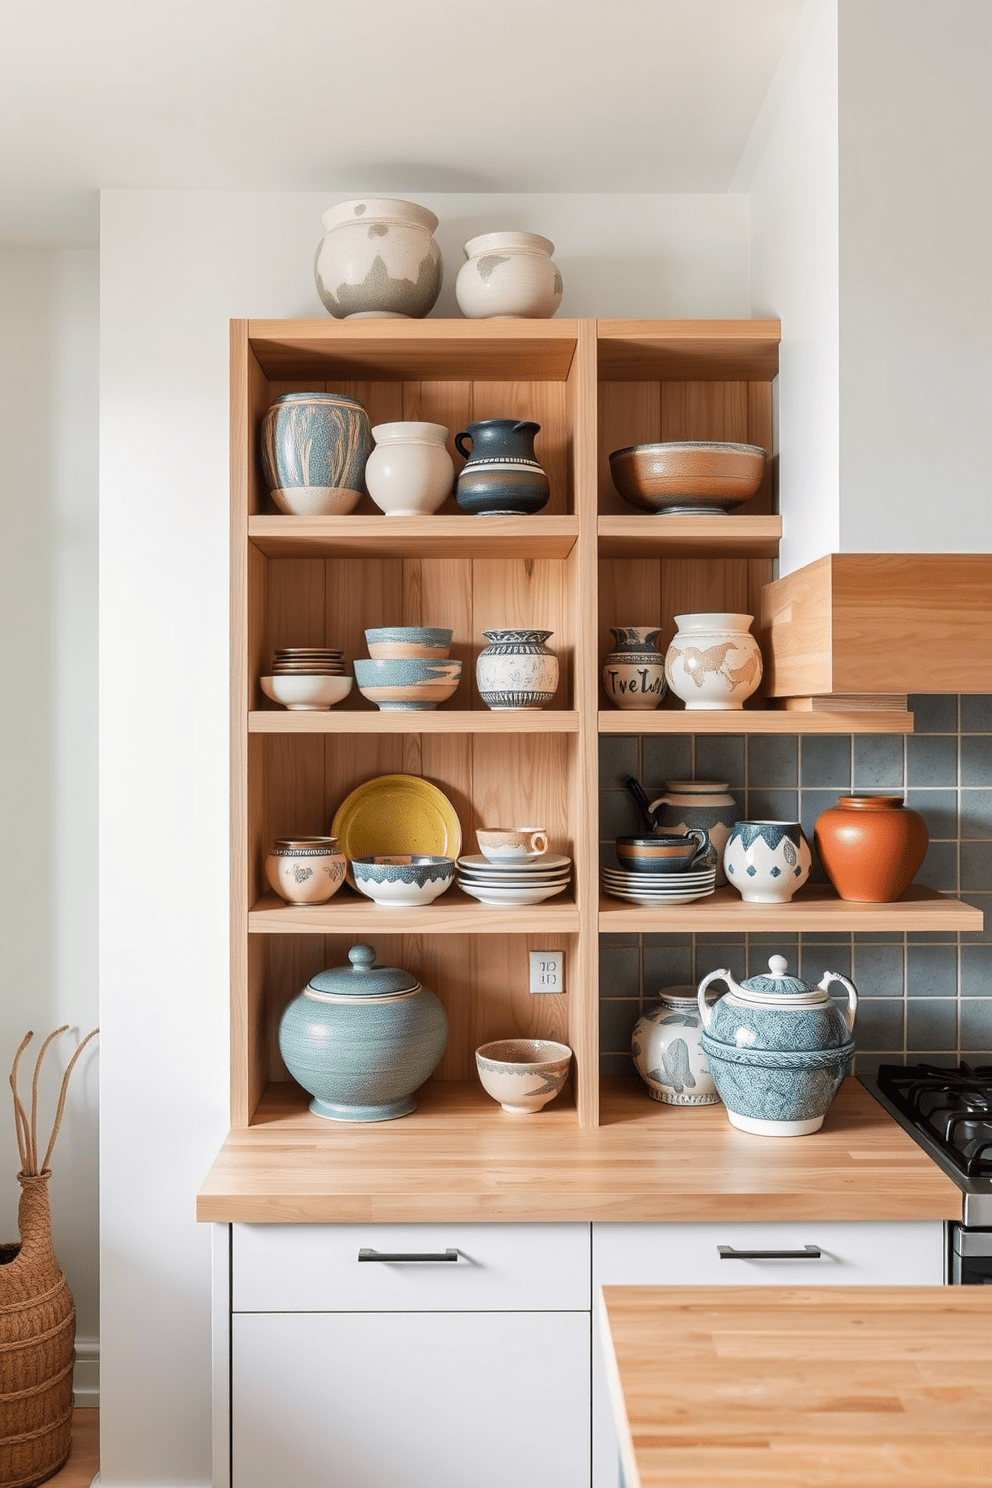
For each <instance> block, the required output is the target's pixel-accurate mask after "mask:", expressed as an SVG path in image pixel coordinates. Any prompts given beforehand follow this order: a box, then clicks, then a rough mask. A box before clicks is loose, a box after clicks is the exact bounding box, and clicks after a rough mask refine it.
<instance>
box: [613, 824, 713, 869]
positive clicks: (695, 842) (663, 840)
mask: <svg viewBox="0 0 992 1488" xmlns="http://www.w3.org/2000/svg"><path fill="white" fill-rule="evenodd" d="M709 845H710V839H709V836H708V834H707V833H706V832H705V831H704V830H703V829H702V828H701V827H691V828H690V829H689V833H688V834H686V835H685V836H683V835H681V834H680V833H673V834H672V835H671V836H662V835H661V834H659V835H657V836H654V837H618V838H617V839H616V854H617V862H618V863H619V864H620V867H621V868H625V869H626V870H627V872H628V873H687V872H688V871H689V870H690V869H692V868H705V867H706V866H707V864H706V863H705V862H704V861H703V860H704V859H705V857H706V854H707V852H708V851H709Z"/></svg>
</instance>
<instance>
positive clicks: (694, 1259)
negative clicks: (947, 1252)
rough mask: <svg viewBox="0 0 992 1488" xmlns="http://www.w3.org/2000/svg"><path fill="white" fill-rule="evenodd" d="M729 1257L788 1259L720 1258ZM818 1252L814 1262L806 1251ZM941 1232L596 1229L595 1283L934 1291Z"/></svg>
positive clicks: (932, 1226)
mask: <svg viewBox="0 0 992 1488" xmlns="http://www.w3.org/2000/svg"><path fill="white" fill-rule="evenodd" d="M721 1245H722V1246H728V1247H731V1248H732V1249H733V1250H735V1251H744V1252H755V1251H757V1252H759V1253H760V1252H762V1251H765V1252H769V1251H770V1252H775V1251H791V1252H795V1253H796V1254H795V1255H793V1256H786V1257H776V1256H775V1255H774V1254H772V1255H761V1254H758V1255H757V1256H754V1255H745V1256H744V1257H741V1256H732V1257H723V1256H721V1254H720V1251H719V1249H718V1247H719V1246H721ZM807 1246H812V1247H814V1248H815V1249H817V1250H818V1251H819V1252H820V1254H819V1256H815V1257H814V1256H812V1255H810V1254H809V1253H808V1252H807V1251H806V1249H805V1248H806V1247H807ZM943 1275H944V1233H943V1225H942V1224H941V1223H940V1221H939V1220H928V1221H925V1222H919V1223H917V1222H913V1223H899V1224H897V1223H884V1224H855V1223H837V1222H832V1223H823V1222H821V1221H819V1220H809V1221H806V1220H804V1221H801V1222H799V1221H797V1222H788V1223H784V1222H783V1223H774V1224H664V1225H653V1224H644V1225H637V1224H630V1225H628V1224H617V1225H611V1224H597V1225H594V1226H593V1280H594V1284H595V1286H596V1287H601V1286H609V1285H613V1284H629V1285H638V1284H640V1285H660V1286H721V1285H729V1286H762V1285H771V1286H829V1285H843V1286H861V1285H865V1286H919V1285H923V1286H927V1285H929V1286H939V1285H940V1283H941V1282H942V1281H943Z"/></svg>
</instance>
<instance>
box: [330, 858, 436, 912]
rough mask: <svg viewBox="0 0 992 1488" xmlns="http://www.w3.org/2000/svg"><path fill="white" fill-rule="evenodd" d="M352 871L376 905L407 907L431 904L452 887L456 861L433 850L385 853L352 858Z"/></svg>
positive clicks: (356, 882) (362, 889)
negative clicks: (436, 855) (427, 851)
mask: <svg viewBox="0 0 992 1488" xmlns="http://www.w3.org/2000/svg"><path fill="white" fill-rule="evenodd" d="M351 874H352V877H353V878H354V880H355V887H356V888H357V889H358V891H359V893H362V894H364V895H365V896H366V898H368V899H373V900H375V902H376V904H390V905H397V906H400V907H402V908H408V907H409V906H410V905H411V904H430V902H431V900H433V899H437V898H438V897H439V896H440V895H441V894H443V893H444V892H445V890H447V889H450V888H451V885H452V883H453V882H454V878H455V860H454V858H442V857H435V856H433V855H432V854H430V853H388V854H387V853H383V854H382V855H381V856H376V857H367V858H352V859H351Z"/></svg>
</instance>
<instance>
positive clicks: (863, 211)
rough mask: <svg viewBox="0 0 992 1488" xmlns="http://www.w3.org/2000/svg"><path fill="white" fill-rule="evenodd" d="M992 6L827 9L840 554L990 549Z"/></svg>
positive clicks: (963, 0) (978, 0)
mask: <svg viewBox="0 0 992 1488" xmlns="http://www.w3.org/2000/svg"><path fill="white" fill-rule="evenodd" d="M990 80H992V5H990V4H989V0H941V3H940V4H939V5H935V4H934V3H933V0H841V3H840V51H839V86H840V101H841V102H840V303H841V335H840V348H841V357H840V392H841V413H840V418H841V451H842V454H841V490H842V508H841V511H842V516H841V533H840V538H841V541H840V546H841V548H842V549H843V550H844V551H848V552H859V551H861V552H898V551H912V552H928V551H933V552H988V551H990V550H992V482H990V478H989V447H988V430H989V410H990V408H992V269H990V265H992V197H990V191H989V178H990V169H992V81H990Z"/></svg>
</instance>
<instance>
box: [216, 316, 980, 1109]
mask: <svg viewBox="0 0 992 1488" xmlns="http://www.w3.org/2000/svg"><path fill="white" fill-rule="evenodd" d="M778 342H779V327H778V324H777V322H773V321H629V322H628V321H599V322H596V321H576V320H561V321H445V320H433V321H432V320H425V321H411V322H407V321H355V322H347V321H345V322H335V321H236V322H234V323H233V325H232V357H231V369H232V376H231V387H232V425H231V446H232V521H231V532H232V586H231V592H232V689H231V691H232V715H231V717H232V930H231V951H232V1042H231V1051H232V1054H231V1057H232V1080H231V1123H232V1127H233V1128H234V1129H235V1130H243V1129H246V1128H251V1127H258V1129H259V1132H260V1135H261V1134H262V1133H263V1132H264V1128H265V1121H266V1116H265V1112H266V1111H267V1110H269V1109H271V1107H272V1103H273V1101H277V1102H278V1100H279V1099H280V1098H281V1097H280V1094H279V1093H280V1091H285V1090H286V1088H287V1086H286V1083H285V1082H286V1080H287V1074H286V1071H285V1069H284V1067H283V1066H282V1062H281V1060H280V1057H279V1053H278V1044H277V1028H278V1022H279V1017H280V1015H281V1012H282V1010H283V1008H284V1007H285V1006H286V1004H287V1003H288V1002H289V1001H290V1000H291V999H292V998H293V997H294V996H295V995H296V994H297V992H298V991H299V990H300V988H301V987H302V986H304V985H305V983H306V981H307V979H308V978H309V976H311V975H312V974H313V973H314V972H316V971H318V970H320V969H321V968H322V967H325V966H331V965H340V964H342V963H343V962H345V960H346V957H347V951H348V948H349V947H350V945H352V944H353V943H354V942H355V940H356V939H362V940H368V941H369V942H370V943H371V944H373V945H374V946H375V948H376V952H377V955H378V958H379V961H380V963H382V964H393V965H398V966H403V967H405V968H407V969H408V970H410V971H413V972H415V973H416V974H417V975H418V976H420V978H421V979H422V980H423V981H424V982H425V983H426V984H427V985H428V986H430V987H431V988H433V990H434V991H435V992H437V994H438V996H439V997H440V998H441V999H442V1001H443V1002H444V1004H445V1007H446V1009H447V1013H448V1019H449V1027H450V1033H449V1042H448V1048H447V1051H446V1053H445V1055H444V1059H443V1060H442V1063H441V1065H440V1067H439V1069H438V1071H437V1074H436V1075H435V1077H434V1078H435V1080H436V1081H440V1082H455V1083H457V1084H458V1085H459V1088H462V1089H470V1090H473V1091H474V1090H475V1089H476V1086H475V1084H474V1082H475V1070H474V1050H475V1048H476V1047H477V1046H478V1045H479V1044H481V1043H483V1042H485V1041H486V1040H487V1039H491V1038H496V1037H504V1036H512V1035H523V1036H534V1037H553V1038H559V1039H563V1040H564V1041H566V1042H567V1043H569V1044H570V1045H571V1047H572V1049H573V1050H574V1053H575V1062H574V1079H573V1084H574V1102H575V1104H574V1112H573V1115H572V1119H573V1120H574V1121H575V1122H577V1124H578V1125H580V1126H595V1125H597V1123H598V1120H599V1094H600V1081H599V1074H598V1065H599V1051H598V1021H599V1020H598V971H599V956H598V945H599V934H600V932H616V931H624V930H635V931H638V932H641V931H656V932H672V933H674V932H681V933H684V932H685V931H717V932H721V933H722V932H725V931H726V932H731V933H742V934H743V933H746V932H747V931H748V930H759V929H760V930H769V931H779V930H780V931H781V932H782V933H783V934H786V933H789V932H790V931H798V930H816V929H819V930H823V929H832V930H841V929H843V930H847V931H853V930H859V929H860V930H885V929H895V930H898V931H900V932H901V931H904V930H960V929H973V928H978V927H979V926H980V924H981V915H980V914H979V913H978V912H977V911H975V910H973V909H971V907H970V906H968V905H964V904H961V903H959V902H958V901H956V900H952V899H946V898H944V897H942V896H940V895H937V894H934V893H932V892H930V891H926V890H920V891H918V892H914V893H913V894H912V895H911V896H910V897H907V898H906V899H904V900H903V901H900V903H899V904H896V905H883V906H878V905H852V904H842V903H841V902H840V901H839V900H838V899H837V898H836V896H834V895H832V894H829V893H824V892H823V891H816V892H814V891H812V890H804V891H803V892H802V893H801V894H800V895H799V896H797V899H796V900H795V901H794V902H793V903H792V904H790V905H784V906H781V907H780V908H776V907H768V906H748V905H746V904H744V903H743V901H741V900H740V899H739V898H738V897H737V896H736V895H735V894H734V893H733V891H732V890H725V891H721V892H720V893H717V894H715V895H714V896H713V897H712V899H707V900H704V901H699V902H697V903H696V904H692V905H688V906H685V907H682V908H669V909H661V910H660V909H657V908H650V909H649V908H641V907H638V906H636V905H629V904H623V903H621V902H620V901H617V900H611V899H606V898H603V897H602V896H601V894H600V889H599V882H598V877H599V875H598V862H599V841H598V839H599V823H598V742H599V737H600V735H606V734H621V733H628V734H629V733H638V734H650V733H668V732H673V733H702V732H706V733H712V732H719V733H741V732H747V733H754V732H769V733H792V734H795V733H806V732H817V733H822V732H844V733H850V732H869V731H873V732H881V731H895V732H905V731H907V730H909V729H911V728H912V718H911V716H910V715H909V714H907V713H885V712H879V713H864V714H824V713H799V712H786V711H783V710H781V709H776V708H774V707H771V706H765V705H764V702H763V700H762V699H760V698H758V699H756V700H753V701H754V702H755V706H753V707H751V706H749V707H748V708H747V709H745V710H744V711H743V712H735V713H725V714H712V713H692V714H690V713H686V712H685V711H684V710H683V709H682V708H681V705H677V706H676V705H675V703H674V700H667V701H666V704H665V705H663V707H662V708H661V709H659V710H658V711H657V712H655V713H644V714H642V713H637V714H623V713H620V712H614V711H612V710H610V711H605V710H604V709H603V699H602V694H601V690H600V671H601V666H602V662H603V658H604V657H605V655H606V654H607V652H608V651H609V650H610V648H611V644H612V642H611V637H610V626H611V625H637V624H648V623H650V624H660V625H661V626H662V628H663V631H664V632H665V633H666V634H671V633H672V632H673V631H674V628H675V627H674V616H675V615H676V614H681V613H686V612H692V611H697V610H732V611H738V612H746V613H748V614H753V615H755V616H757V615H759V614H760V596H761V590H762V586H763V585H765V584H766V583H768V582H769V581H770V580H771V578H772V576H773V571H772V562H773V559H774V557H775V554H776V553H777V549H778V542H779V539H780V536H781V530H782V524H781V519H780V518H779V517H778V516H777V515H776V514H775V512H774V509H773V508H774V493H773V489H772V475H771V473H770V474H769V477H768V479H767V481H766V484H765V487H764V488H763V490H762V492H761V493H760V494H759V496H758V497H757V498H756V499H755V501H754V502H753V503H751V506H750V507H749V511H748V514H747V515H740V516H738V515H734V514H730V515H727V516H710V517H669V518H658V517H650V516H645V515H642V514H637V513H631V512H630V510H629V508H626V507H625V506H624V504H623V503H622V502H621V500H620V498H619V497H618V496H617V494H616V492H615V491H614V489H613V485H612V482H611V480H610V476H609V464H608V458H607V457H608V455H609V452H610V450H613V449H617V448H620V447H621V446H624V445H628V444H635V443H643V442H646V441H651V440H655V439H680V438H692V439H724V440H736V441H743V442H747V443H752V444H759V445H763V446H764V447H766V448H769V447H770V446H771V439H772V424H771V420H772V408H771V385H772V381H773V379H774V377H775V375H776V373H777V368H778ZM303 388H327V389H330V390H334V391H340V392H344V393H348V394H350V395H351V396H353V397H358V398H360V399H361V400H362V402H363V403H364V404H365V406H366V408H367V409H368V412H369V416H370V418H371V421H372V423H373V425H374V424H377V423H381V422H387V421H391V420H395V419H426V420H430V421H433V422H436V423H441V424H444V425H446V426H447V428H448V429H449V431H450V433H451V434H452V435H454V433H456V432H457V431H458V430H459V429H462V428H464V427H465V425H466V424H467V423H469V422H471V421H473V420H477V419H483V418H499V417H518V418H529V419H534V420H535V421H536V422H538V423H539V424H540V426H541V432H540V434H539V435H538V439H537V454H538V458H539V459H540V461H541V464H542V466H543V467H544V469H545V470H546V472H547V473H548V476H549V478H550V482H551V499H550V501H549V504H548V506H547V508H546V509H545V511H544V512H542V513H539V514H538V515H536V516H533V517H528V518H511V517H488V518H479V517H469V516H466V515H465V514H464V513H461V512H460V511H459V510H458V508H457V506H456V505H455V503H454V501H453V500H449V502H448V503H447V504H446V505H445V507H444V508H443V509H442V510H441V512H439V513H438V514H437V515H436V516H433V517H429V518H422V519H419V520H418V519H410V518H386V517H384V516H383V515H382V514H381V513H379V512H378V511H377V510H376V508H375V507H374V506H373V504H372V503H371V501H369V500H368V498H363V501H362V503H361V504H360V506H359V507H358V508H357V509H356V511H355V512H354V513H353V514H352V515H349V516H344V517H321V518H306V519H305V518H297V517H287V516H282V515H279V514H277V513H275V511H274V509H273V508H272V506H271V504H270V502H269V498H268V496H267V493H266V491H265V489H264V486H263V484H262V481H261V475H260V470H259V464H258V456H257V446H258V432H259V427H260V424H261V420H262V417H263V415H264V413H265V411H266V409H267V408H268V406H269V404H270V403H271V401H272V399H273V398H274V397H276V396H278V395H279V394H280V393H283V392H288V391H291V390H294V389H303ZM383 624H394V625H395V624H435V625H447V626H451V627H452V629H453V631H454V642H453V649H452V655H453V656H458V657H461V659H462V661H463V676H462V682H461V685H460V687H459V690H458V692H457V693H456V694H455V696H454V697H453V698H452V699H451V701H450V702H449V703H448V704H445V705H444V706H442V707H441V708H439V709H437V710H436V711H433V712H426V713H422V714H410V713H380V712H378V711H377V710H376V709H374V708H373V707H372V705H371V704H369V703H368V702H367V701H366V700H365V699H363V698H362V697H361V694H360V693H358V691H357V689H353V691H352V693H351V695H350V696H349V697H348V698H347V699H346V700H345V702H344V703H342V704H340V705H339V706H338V707H336V708H334V709H332V710H331V711H330V712H328V713H292V712H287V711H285V710H283V709H278V708H276V707H275V706H273V705H270V704H269V703H268V701H267V700H266V699H265V698H264V696H263V695H262V693H261V689H260V687H259V681H258V679H259V677H260V676H261V675H263V674H264V673H265V671H266V670H267V665H268V661H269V658H270V656H271V653H272V651H273V650H274V649H275V647H277V646H291V645H296V646H300V645H332V644H333V645H337V646H340V647H341V648H342V649H343V651H344V652H345V655H346V657H347V658H348V660H349V661H350V660H351V659H353V658H354V657H355V656H361V655H364V654H365V645H364V635H363V632H364V630H365V628H366V627H367V626H372V625H383ZM503 626H527V627H535V628H537V627H540V628H542V629H545V630H549V631H551V632H552V638H551V641H550V645H551V647H552V649H553V650H554V651H555V652H556V653H557V655H558V657H559V659H560V662H561V682H560V687H559V692H558V695H557V696H556V698H555V699H554V702H553V704H552V705H551V706H550V707H549V708H547V709H544V710H541V711H539V712H534V713H530V712H521V713H517V714H513V713H492V712H490V711H489V710H488V709H486V708H485V706H484V705H483V704H482V703H481V700H480V699H479V697H478V694H477V692H476V690H475V686H474V663H475V657H476V656H477V654H478V652H479V650H480V649H481V648H482V645H483V644H484V640H483V637H482V634H481V633H482V631H483V630H484V629H490V628H494V627H503ZM389 773H404V774H412V775H418V776H423V777H424V778H426V779H428V780H430V781H433V782H434V783H435V784H436V785H438V786H439V787H440V788H441V789H442V790H443V791H444V792H445V794H446V795H447V796H448V798H449V799H450V800H451V801H452V803H453V805H454V807H455V809H456V811H457V813H458V817H459V821H460V824H461V828H462V832H463V841H464V843H465V850H466V851H472V850H473V847H474V833H475V829H476V827H479V826H483V825H494V824H497V823H499V824H503V823H512V822H517V821H521V820H527V821H534V822H537V821H539V822H541V823H542V824H546V826H547V828H548V831H549V834H550V837H551V845H552V850H554V851H561V852H566V853H568V854H569V855H570V856H571V857H572V858H573V859H574V863H575V871H574V875H573V883H572V886H571V889H570V890H569V892H568V893H567V894H565V895H562V896H560V897H559V898H556V899H551V900H548V901H545V903H543V904H540V905H533V906H525V907H522V908H519V909H513V910H510V909H498V908H492V907H488V906H484V905H481V904H479V903H477V902H476V901H475V900H473V899H471V898H469V897H467V896H466V895H464V894H462V893H460V892H459V891H458V890H457V889H452V890H450V891H449V892H448V893H447V894H445V895H444V896H442V898H441V899H439V900H437V901H436V902H435V903H434V904H432V905H428V906H426V907H425V908H423V909H415V910H391V909H390V910H387V909H382V908H379V907H378V906H376V905H373V904H371V903H370V902H369V901H367V900H364V899H361V898H359V897H358V896H356V895H355V894H353V893H352V892H351V891H350V890H349V889H342V890H341V891H340V892H339V893H338V894H337V895H336V896H335V897H334V899H332V900H331V901H330V903H328V904H327V905H324V906H320V907H317V908H313V909H301V908H289V907H288V906H286V905H284V904H283V903H282V902H281V901H280V900H278V899H277V898H275V897H274V896H273V895H272V894H271V893H270V892H269V890H268V888H267V886H266V884H265V877H264V858H265V854H266V851H267V849H268V846H269V844H270V842H271V839H272V838H274V837H283V836H290V835H306V834H317V833H322V832H326V831H328V830H329V828H330V823H331V819H332V818H333V816H334V813H335V811H336V809H337V807H338V806H339V805H340V803H341V801H342V800H343V799H344V798H345V797H346V796H347V795H348V794H349V792H350V791H352V790H353V789H354V788H355V787H356V786H357V785H359V784H361V783H362V782H363V781H366V780H369V779H372V778H374V777H376V776H378V775H382V774H389ZM551 948H554V949H558V950H564V951H565V953H566V991H565V993H563V994H561V995H553V996H540V997H533V996H531V995H530V994H529V992H528V990H527V988H528V952H529V951H530V950H539V949H551ZM475 1109H476V1110H477V1115H478V1120H479V1121H480V1122H485V1121H486V1120H487V1119H490V1120H491V1119H496V1118H494V1116H493V1114H492V1113H494V1112H495V1113H496V1117H497V1118H498V1114H499V1113H498V1108H496V1107H495V1106H493V1105H492V1103H491V1102H489V1101H488V1098H487V1097H486V1096H485V1095H484V1094H483V1093H482V1092H481V1089H480V1090H478V1104H477V1107H475ZM305 1119H308V1120H310V1121H312V1122H316V1123H317V1124H318V1125H319V1126H321V1127H323V1126H326V1123H322V1122H320V1121H319V1119H318V1118H316V1117H306V1118H305ZM409 1120H410V1121H411V1122H413V1121H416V1113H415V1114H414V1116H412V1117H410V1118H409ZM404 1124H405V1123H404Z"/></svg>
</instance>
